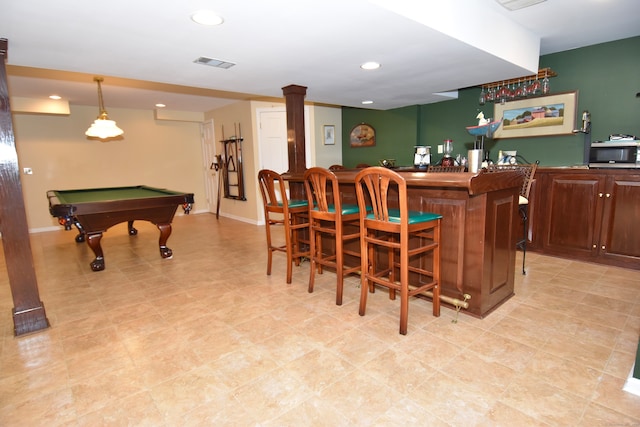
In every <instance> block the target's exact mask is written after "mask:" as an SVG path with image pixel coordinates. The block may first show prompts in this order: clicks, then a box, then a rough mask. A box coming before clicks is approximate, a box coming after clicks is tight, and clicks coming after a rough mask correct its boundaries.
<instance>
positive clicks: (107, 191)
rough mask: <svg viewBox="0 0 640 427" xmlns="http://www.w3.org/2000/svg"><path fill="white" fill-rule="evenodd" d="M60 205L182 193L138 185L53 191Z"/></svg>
mask: <svg viewBox="0 0 640 427" xmlns="http://www.w3.org/2000/svg"><path fill="white" fill-rule="evenodd" d="M54 193H55V194H56V196H57V197H58V200H59V201H60V202H61V203H68V204H74V203H88V202H105V201H109V200H123V199H143V198H148V197H162V196H176V195H180V194H184V193H180V192H177V191H171V190H166V189H162V188H153V187H147V186H145V185H138V186H135V187H112V188H91V189H86V190H85V189H78V190H54Z"/></svg>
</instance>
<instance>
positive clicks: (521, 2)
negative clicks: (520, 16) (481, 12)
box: [496, 0, 547, 10]
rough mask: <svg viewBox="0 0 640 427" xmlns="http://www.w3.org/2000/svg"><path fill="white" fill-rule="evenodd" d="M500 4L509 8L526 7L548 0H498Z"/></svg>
mask: <svg viewBox="0 0 640 427" xmlns="http://www.w3.org/2000/svg"><path fill="white" fill-rule="evenodd" d="M496 1H497V2H498V3H500V5H501V6H502V7H504V8H506V9H509V10H518V9H524V8H525V7H529V6H533V5H534V4H538V3H542V2H544V1H547V0H496Z"/></svg>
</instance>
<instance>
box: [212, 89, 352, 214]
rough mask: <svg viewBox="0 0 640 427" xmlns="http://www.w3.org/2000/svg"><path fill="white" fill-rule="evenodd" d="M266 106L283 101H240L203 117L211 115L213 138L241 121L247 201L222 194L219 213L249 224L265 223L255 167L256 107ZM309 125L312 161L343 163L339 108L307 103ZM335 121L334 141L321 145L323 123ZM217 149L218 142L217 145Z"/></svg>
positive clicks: (229, 131)
mask: <svg viewBox="0 0 640 427" xmlns="http://www.w3.org/2000/svg"><path fill="white" fill-rule="evenodd" d="M267 108H275V109H283V108H285V103H284V102H283V103H274V102H261V101H242V102H237V103H235V104H232V105H229V106H225V107H222V108H219V109H217V110H213V111H210V112H209V113H207V114H206V115H205V117H206V119H212V120H213V122H214V127H215V134H216V135H215V138H216V140H218V141H219V140H222V138H223V133H222V128H223V127H224V138H228V137H229V136H231V135H233V134H234V123H235V124H236V125H237V124H240V125H241V129H242V137H243V139H244V140H243V142H242V149H243V168H244V180H245V195H246V199H247V200H246V201H240V200H234V199H225V198H224V197H222V198H221V204H220V215H221V216H225V217H230V218H234V219H237V220H240V221H245V222H249V223H252V224H262V223H264V215H263V211H262V199H261V197H262V196H261V195H260V189H259V187H258V171H259V169H260V152H259V149H258V144H259V124H258V113H257V110H259V109H260V110H264V109H267ZM307 108H308V109H309V122H310V123H308V126H309V129H310V135H311V141H310V143H311V165H307V166H316V165H317V166H323V167H329V166H331V165H332V164H336V163H342V127H341V123H342V110H341V109H340V108H331V107H315V106H308V107H307ZM326 124H334V125H335V126H336V145H326V146H325V145H324V144H323V139H322V132H323V129H322V126H323V125H326ZM216 148H217V149H218V153H220V150H221V148H220V145H218V146H217V147H216Z"/></svg>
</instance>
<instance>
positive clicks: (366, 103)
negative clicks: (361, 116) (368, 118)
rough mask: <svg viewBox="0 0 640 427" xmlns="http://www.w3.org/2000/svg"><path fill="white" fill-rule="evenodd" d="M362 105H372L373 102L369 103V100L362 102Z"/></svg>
mask: <svg viewBox="0 0 640 427" xmlns="http://www.w3.org/2000/svg"><path fill="white" fill-rule="evenodd" d="M362 104H363V105H368V104H373V101H370V100H366V101H362Z"/></svg>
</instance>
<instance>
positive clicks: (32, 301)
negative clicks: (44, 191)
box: [0, 39, 49, 335]
mask: <svg viewBox="0 0 640 427" xmlns="http://www.w3.org/2000/svg"><path fill="white" fill-rule="evenodd" d="M8 46H9V43H8V41H7V39H0V61H1V62H2V63H1V64H0V232H1V233H2V246H3V248H4V258H5V262H6V264H7V273H8V276H9V285H10V287H11V296H12V297H13V310H12V311H13V325H14V327H13V330H14V333H15V335H22V334H26V333H29V332H35V331H39V330H41V329H45V328H48V327H49V320H47V315H46V313H45V310H44V305H43V304H42V301H40V295H39V292H38V282H37V280H36V273H35V269H34V266H33V255H32V253H31V243H30V241H29V227H28V225H27V214H26V211H25V207H24V198H23V196H22V184H21V183H20V170H19V167H18V152H17V150H16V145H15V139H14V134H13V123H12V120H11V107H10V105H9V88H8V86H7V71H6V67H5V61H6V59H7V49H8Z"/></svg>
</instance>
